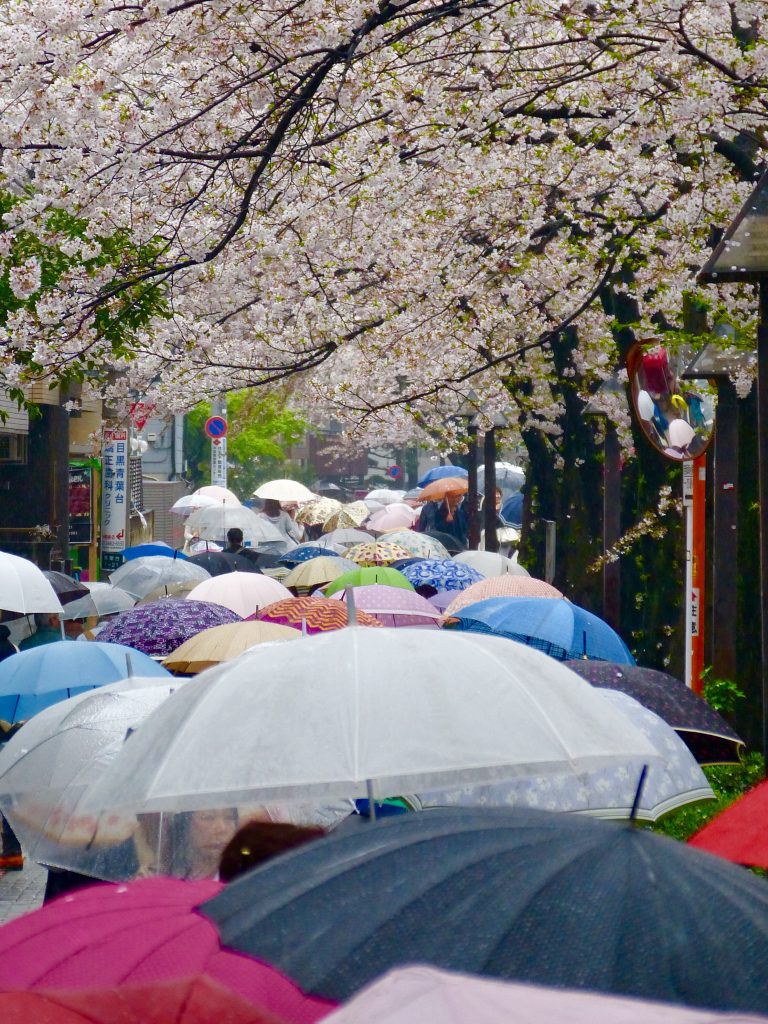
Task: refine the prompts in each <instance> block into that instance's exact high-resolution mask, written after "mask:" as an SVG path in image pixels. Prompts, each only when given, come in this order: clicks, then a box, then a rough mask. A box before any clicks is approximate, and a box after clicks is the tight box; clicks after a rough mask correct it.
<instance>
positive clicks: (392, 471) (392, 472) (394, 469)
mask: <svg viewBox="0 0 768 1024" xmlns="http://www.w3.org/2000/svg"><path fill="white" fill-rule="evenodd" d="M402 475H403V471H402V469H401V468H400V467H399V466H390V467H389V469H388V470H387V476H388V477H389V478H390V480H398V479H399V478H400V477H401V476H402Z"/></svg>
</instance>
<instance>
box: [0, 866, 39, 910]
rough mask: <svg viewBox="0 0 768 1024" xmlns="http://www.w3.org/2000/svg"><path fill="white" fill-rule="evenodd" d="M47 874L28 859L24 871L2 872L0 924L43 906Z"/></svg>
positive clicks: (0, 879)
mask: <svg viewBox="0 0 768 1024" xmlns="http://www.w3.org/2000/svg"><path fill="white" fill-rule="evenodd" d="M47 874H48V872H47V871H46V870H45V868H41V867H40V865H39V864H35V863H34V862H33V861H31V860H29V859H28V858H26V857H25V859H24V869H23V871H0V924H5V922H6V921H12V920H13V919H14V917H18V916H19V915H20V914H26V912H27V911H28V910H36V909H37V908H38V907H41V906H42V905H43V894H44V893H45V879H46V876H47Z"/></svg>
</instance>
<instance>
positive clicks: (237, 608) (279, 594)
mask: <svg viewBox="0 0 768 1024" xmlns="http://www.w3.org/2000/svg"><path fill="white" fill-rule="evenodd" d="M287 597H293V594H292V593H291V592H290V590H288V589H287V587H284V586H283V584H282V583H279V582H278V581H277V580H273V579H272V578H271V577H270V576H264V575H262V574H261V573H256V572H225V573H222V574H221V576H212V577H211V578H210V579H209V580H203V582H202V583H198V584H197V586H196V587H195V588H194V590H190V592H189V593H188V594H187V600H188V601H208V602H209V603H211V604H220V605H222V606H223V607H224V608H229V609H230V611H233V612H236V613H237V614H238V615H241V616H242V617H243V618H245V617H246V616H248V615H251V614H252V613H253V612H256V611H258V610H259V608H264V607H265V606H266V605H268V604H273V603H274V602H275V601H282V600H284V599H285V598H287Z"/></svg>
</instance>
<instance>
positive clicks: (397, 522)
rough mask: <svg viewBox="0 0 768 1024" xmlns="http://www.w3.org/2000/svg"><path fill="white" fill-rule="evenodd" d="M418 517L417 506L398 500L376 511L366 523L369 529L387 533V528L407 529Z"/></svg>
mask: <svg viewBox="0 0 768 1024" xmlns="http://www.w3.org/2000/svg"><path fill="white" fill-rule="evenodd" d="M418 518H419V513H418V512H417V510H416V509H415V508H411V506H410V505H404V504H402V503H401V502H397V503H395V504H393V505H386V506H385V507H384V508H380V509H379V510H378V511H377V512H374V513H373V515H372V516H371V517H370V519H369V520H368V522H367V523H366V527H367V529H369V530H375V531H376V533H386V531H387V530H402V529H406V530H407V529H410V528H411V527H412V526H413V524H414V523H415V522H416V520H417V519H418Z"/></svg>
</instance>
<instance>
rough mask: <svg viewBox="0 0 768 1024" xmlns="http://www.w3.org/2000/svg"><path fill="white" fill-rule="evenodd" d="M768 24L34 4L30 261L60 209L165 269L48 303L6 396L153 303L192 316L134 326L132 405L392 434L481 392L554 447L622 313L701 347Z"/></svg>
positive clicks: (707, 13)
mask: <svg viewBox="0 0 768 1024" xmlns="http://www.w3.org/2000/svg"><path fill="white" fill-rule="evenodd" d="M762 6H763V5H762V4H761V3H760V2H757V0H755V2H744V3H726V2H720V0H714V2H713V0H685V2H683V0H642V2H641V0H619V2H616V3H610V4H609V3H607V2H587V0H574V2H553V0H536V2H533V0H528V2H526V0H521V2H512V3H510V2H506V3H501V2H494V0H467V2H462V0H444V2H439V0H397V2H392V0H384V2H381V3H365V2H359V0H332V2H327V0H302V2H295V0H294V2H292V0H272V2H271V3H268V4H256V5H253V4H245V3H237V2H232V0H181V2H178V3H173V2H168V0H137V2H135V3H127V4H124V3H120V4H118V3H116V2H111V0H97V2H93V0H88V2H86V0H51V2H49V3H40V2H35V0H10V2H9V3H7V4H6V5H5V6H4V8H3V10H2V12H0V52H2V57H3V59H2V62H1V63H0V66H1V67H2V68H3V69H4V70H3V88H2V98H3V118H2V126H1V127H0V147H2V161H3V162H2V172H3V174H4V176H5V178H6V181H8V182H23V183H24V184H25V186H29V187H31V188H32V190H33V191H32V193H31V197H30V201H29V202H28V203H26V204H24V206H23V207H17V208H16V209H15V210H13V211H11V212H9V214H7V215H6V216H5V217H4V227H5V231H4V233H3V236H2V239H3V240H5V244H6V245H7V244H8V242H9V241H10V240H11V239H13V238H14V237H15V235H16V234H17V233H18V232H20V231H35V230H38V231H39V230H41V228H40V224H41V219H40V214H42V213H45V212H46V211H49V210H53V209H56V210H63V211H65V212H66V213H68V214H70V215H72V216H77V217H82V218H84V219H86V220H87V223H88V243H89V244H91V245H98V242H97V239H98V238H99V237H108V236H110V235H112V234H113V233H115V232H130V234H131V237H132V238H133V239H134V241H135V243H136V246H137V249H140V248H141V247H142V246H146V245H150V244H152V245H154V244H155V243H156V242H157V240H160V245H159V247H158V250H157V254H156V258H155V259H154V260H153V262H152V265H151V266H149V267H147V266H145V265H144V264H143V263H142V262H140V261H138V260H136V259H131V258H128V257H127V258H126V259H125V260H123V261H122V262H121V264H120V265H119V266H113V265H110V266H109V267H105V268H103V269H102V271H101V272H100V273H99V274H98V275H95V276H94V275H93V273H92V272H89V271H88V270H87V269H86V268H82V269H81V270H80V271H77V270H76V269H74V268H73V269H72V270H71V272H70V273H69V274H68V275H67V277H66V279H65V280H63V281H62V282H61V284H60V287H59V289H58V293H57V295H56V296H55V298H54V296H53V295H52V294H51V293H47V294H46V296H45V298H44V300H42V297H41V302H39V303H35V302H34V301H32V302H29V301H27V302H26V304H25V306H24V308H23V309H22V310H18V311H16V312H15V313H14V314H13V316H11V317H10V319H9V322H8V324H7V325H6V331H7V334H6V336H5V338H4V340H3V361H2V366H3V368H4V371H5V372H6V375H10V378H9V379H11V380H13V379H14V374H15V375H16V377H18V369H17V368H16V367H17V360H16V358H15V352H16V351H18V350H19V349H23V350H28V349H29V348H30V347H31V346H33V347H34V350H35V352H36V353H37V356H38V359H37V360H36V363H37V364H39V365H40V366H42V367H46V368H48V372H52V373H55V372H57V371H58V369H59V368H60V367H61V366H62V363H63V362H67V361H72V360H77V359H79V358H80V357H81V355H82V354H84V353H87V357H88V358H89V359H96V360H98V359H99V358H100V357H101V358H103V359H104V361H105V362H109V365H110V366H112V367H114V366H115V357H114V353H113V352H112V351H111V350H110V347H109V345H108V344H106V343H105V340H104V338H103V337H102V335H101V333H100V330H99V324H98V317H99V315H100V314H102V313H103V311H104V310H105V309H106V310H109V309H111V308H112V307H113V306H114V304H116V303H120V302H121V297H122V296H123V295H124V294H125V292H126V290H130V289H132V288H135V287H136V286H137V285H139V284H141V283H143V282H146V281H152V282H154V283H156V284H158V285H159V286H162V287H163V288H165V289H167V293H168V297H169V312H170V316H169V317H168V318H167V319H163V318H160V317H158V318H157V319H156V321H154V322H152V323H151V324H148V325H146V326H145V327H144V328H143V329H140V330H138V331H137V332H136V335H135V338H134V339H133V346H132V351H131V352H130V354H129V353H125V358H124V359H123V360H122V362H121V361H120V360H119V359H118V360H117V363H118V368H121V369H123V370H124V371H125V372H124V373H123V374H122V375H121V377H120V378H119V383H118V385H117V386H116V387H117V390H118V392H119V391H120V389H123V390H124V391H125V392H128V391H129V390H131V389H138V390H140V391H142V392H144V393H146V394H148V395H151V396H152V397H153V398H160V399H161V400H162V401H163V402H164V403H165V404H166V405H168V404H176V405H183V404H184V403H187V404H188V403H189V401H190V399H191V397H192V396H195V397H197V396H198V395H199V394H200V393H201V392H203V393H205V392H208V393H214V392H216V391H218V390H221V389H229V388H233V387H240V386H247V385H254V384H265V383H272V382H275V381H279V380H282V379H284V378H286V377H289V376H291V377H292V376H296V375H300V376H301V379H302V381H303V392H304V395H303V398H304V403H305V406H306V407H307V408H308V410H309V411H310V412H311V408H312V405H313V404H315V403H316V404H318V405H323V406H324V407H327V405H328V404H329V403H331V404H333V405H334V406H336V407H337V409H338V411H339V413H340V414H345V415H346V416H347V418H348V419H350V420H351V421H360V420H361V418H362V420H363V422H367V421H370V422H371V429H372V430H375V431H376V432H380V431H381V429H382V423H384V424H385V425H386V429H387V431H388V432H389V433H390V434H391V435H392V437H393V440H397V439H398V436H405V435H407V434H410V433H412V432H413V419H414V417H416V420H417V422H418V421H419V420H421V421H422V422H427V421H429V420H430V419H433V418H434V416H435V412H436V411H438V412H439V413H440V415H441V416H442V417H443V418H445V416H446V415H449V414H450V411H451V408H452V407H455V404H456V403H457V402H458V401H459V400H460V397H461V396H462V395H463V394H464V393H465V392H466V390H467V389H468V387H469V386H470V385H471V386H472V387H473V388H474V389H475V391H477V392H478V393H480V394H481V395H482V396H483V398H484V401H485V402H486V403H487V405H488V407H489V408H490V409H493V408H494V406H505V407H508V406H509V404H510V397H511V400H512V402H513V404H514V406H515V407H517V408H518V409H519V412H520V415H521V417H523V418H524V419H525V422H526V425H527V427H528V428H535V429H537V430H543V431H544V432H545V433H549V434H550V435H551V436H553V437H554V436H557V434H558V431H559V429H560V428H559V425H558V420H559V416H560V414H561V412H562V403H561V402H560V401H559V400H558V397H557V394H556V393H555V394H553V390H552V386H551V385H552V382H553V381H556V380H557V378H558V377H559V376H561V375H562V373H564V372H565V373H568V374H571V375H573V377H574V379H577V380H578V382H579V386H580V387H582V388H583V389H586V388H588V387H589V384H590V381H592V380H594V379H595V377H596V376H597V377H599V376H600V375H601V374H602V373H604V372H605V370H606V369H608V368H609V367H610V366H611V365H612V364H614V363H615V361H616V350H615V344H614V332H613V327H614V326H615V324H614V319H615V318H614V317H613V315H612V313H611V311H610V309H606V305H605V295H606V291H607V290H608V291H610V290H616V289H618V290H619V291H620V292H623V293H625V294H627V295H629V296H630V297H631V298H633V299H635V300H636V312H637V321H636V323H635V324H634V326H635V327H636V329H637V330H638V331H639V332H641V333H642V332H644V331H648V332H650V331H653V330H656V329H658V326H659V322H660V319H662V318H663V322H664V324H665V326H675V320H676V318H677V316H678V312H679V310H681V309H682V295H683V293H684V292H685V290H686V289H690V288H691V287H692V284H693V272H694V271H695V269H696V267H697V266H698V265H700V263H701V260H702V253H703V251H704V248H705V244H706V240H707V237H708V234H709V232H710V231H711V228H712V225H713V224H722V223H724V222H725V221H726V220H727V218H728V216H729V215H730V212H731V211H732V210H733V209H734V208H735V207H736V205H737V203H738V202H739V201H740V199H741V198H742V197H743V195H744V194H745V189H746V188H747V187H748V186H747V185H746V184H745V183H744V182H743V181H742V180H740V175H739V173H738V172H741V175H742V177H743V174H744V170H745V166H746V168H747V170H749V168H750V167H751V165H752V163H753V162H754V161H755V160H756V159H757V158H758V156H759V153H760V151H761V147H762V143H763V134H762V133H763V131H764V126H765V120H766V112H767V107H766V99H765V96H766V93H765V85H766V78H767V77H768V56H767V55H768V49H767V48H766V45H765V41H764V39H763V36H762V35H761V26H760V20H759V18H760V14H761V9H762ZM43 222H44V221H43ZM628 267H629V268H631V273H630V272H628V270H627V268H628ZM17 273H19V274H22V275H23V276H24V280H25V282H26V284H22V287H25V288H28V287H30V286H31V285H32V284H34V275H35V268H34V266H32V265H31V264H30V265H25V267H22V268H19V269H18V270H17ZM34 296H35V293H34V292H33V293H31V295H30V296H28V297H27V298H28V299H30V298H31V299H33V300H34ZM601 300H602V301H601ZM730 301H733V296H730ZM737 312H742V313H743V315H747V314H746V308H744V309H743V310H741V311H737ZM573 326H577V327H578V345H577V346H572V347H571V349H570V355H569V359H568V361H567V365H565V366H562V365H558V362H559V361H558V360H557V359H555V358H553V349H554V348H556V347H557V346H558V345H559V344H560V342H561V339H562V338H563V337H564V332H566V331H567V330H568V329H569V328H571V327H573ZM129 355H130V358H129ZM556 391H557V389H556V388H555V392H556Z"/></svg>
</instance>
